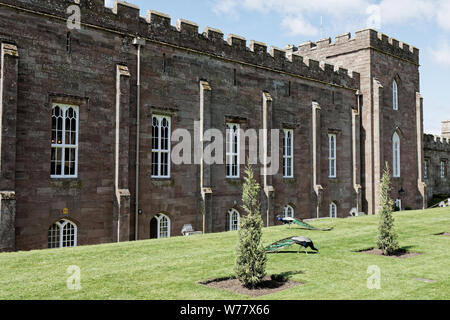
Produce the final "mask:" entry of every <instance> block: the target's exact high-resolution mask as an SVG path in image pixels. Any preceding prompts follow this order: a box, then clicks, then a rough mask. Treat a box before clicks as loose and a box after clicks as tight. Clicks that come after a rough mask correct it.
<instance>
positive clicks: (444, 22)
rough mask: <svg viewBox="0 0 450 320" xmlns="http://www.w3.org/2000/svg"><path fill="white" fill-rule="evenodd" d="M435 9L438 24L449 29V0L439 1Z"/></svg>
mask: <svg viewBox="0 0 450 320" xmlns="http://www.w3.org/2000/svg"><path fill="white" fill-rule="evenodd" d="M437 10H438V12H437V22H438V24H439V25H440V26H441V28H443V29H444V30H447V31H450V1H441V2H440V5H439V6H438V7H437Z"/></svg>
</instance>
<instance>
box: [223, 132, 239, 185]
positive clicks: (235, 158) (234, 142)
mask: <svg viewBox="0 0 450 320" xmlns="http://www.w3.org/2000/svg"><path fill="white" fill-rule="evenodd" d="M226 139H227V141H226V149H227V150H226V153H227V154H226V157H227V160H226V167H227V168H226V169H227V178H239V151H240V150H239V146H240V142H239V140H240V137H239V125H238V124H235V123H228V124H227V135H226Z"/></svg>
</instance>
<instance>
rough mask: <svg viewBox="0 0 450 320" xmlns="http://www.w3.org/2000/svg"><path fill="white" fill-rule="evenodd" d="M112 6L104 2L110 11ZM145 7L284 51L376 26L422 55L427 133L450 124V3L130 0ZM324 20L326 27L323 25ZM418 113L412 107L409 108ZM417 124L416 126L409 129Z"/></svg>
mask: <svg viewBox="0 0 450 320" xmlns="http://www.w3.org/2000/svg"><path fill="white" fill-rule="evenodd" d="M113 2H114V1H112V0H106V4H107V6H111V7H112V4H113ZM128 2H131V3H133V4H136V5H138V6H139V7H140V8H141V15H142V16H145V15H146V12H147V10H150V9H151V10H157V11H160V12H163V13H166V14H168V15H170V16H171V17H172V24H173V25H174V24H175V23H176V20H177V19H178V18H183V19H187V20H191V21H194V22H196V23H197V24H198V25H199V28H200V31H202V30H203V29H204V28H205V27H206V26H209V27H214V28H218V29H220V30H222V31H223V32H224V34H225V35H227V34H229V33H234V34H237V35H241V36H244V37H245V38H247V40H257V41H261V42H265V43H266V44H267V45H268V46H270V45H274V46H277V47H280V48H284V47H285V45H286V44H296V45H298V44H300V43H303V42H305V41H307V40H311V41H315V40H319V39H321V38H325V37H331V38H332V39H334V37H335V36H336V35H339V34H343V33H346V32H351V33H352V35H353V34H354V32H355V31H357V30H359V29H363V28H366V27H372V28H375V29H377V30H378V31H380V32H383V33H385V34H387V35H388V36H391V37H393V38H396V39H398V40H400V41H404V42H406V43H408V44H410V45H413V46H415V47H417V48H419V49H420V50H421V56H420V59H421V67H420V72H421V94H422V96H423V97H424V118H425V119H424V120H425V131H426V132H427V133H432V134H440V131H441V130H440V128H441V127H440V126H441V123H440V122H441V120H450V0H339V1H336V0H164V1H162V0H129V1H128ZM321 21H322V23H321ZM411 108H414V106H411ZM411 125H413V124H411Z"/></svg>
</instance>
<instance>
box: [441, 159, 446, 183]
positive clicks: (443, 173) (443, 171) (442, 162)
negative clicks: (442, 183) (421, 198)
mask: <svg viewBox="0 0 450 320" xmlns="http://www.w3.org/2000/svg"><path fill="white" fill-rule="evenodd" d="M445 164H446V163H445V161H444V160H442V161H441V179H445V176H446V172H445Z"/></svg>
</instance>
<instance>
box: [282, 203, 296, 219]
mask: <svg viewBox="0 0 450 320" xmlns="http://www.w3.org/2000/svg"><path fill="white" fill-rule="evenodd" d="M283 218H294V208H292V207H291V206H290V205H287V206H286V207H284V211H283Z"/></svg>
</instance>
